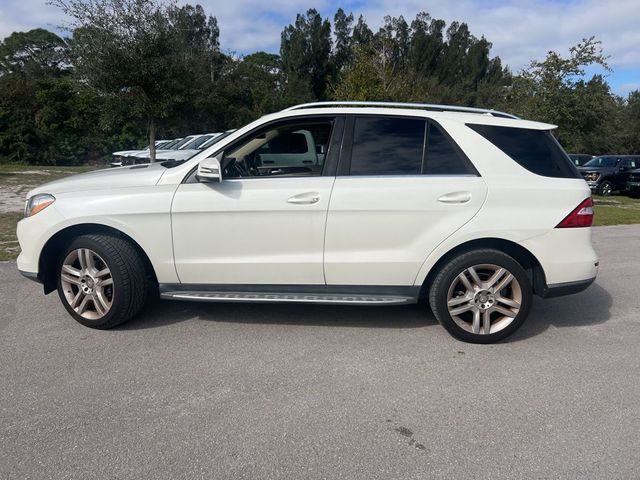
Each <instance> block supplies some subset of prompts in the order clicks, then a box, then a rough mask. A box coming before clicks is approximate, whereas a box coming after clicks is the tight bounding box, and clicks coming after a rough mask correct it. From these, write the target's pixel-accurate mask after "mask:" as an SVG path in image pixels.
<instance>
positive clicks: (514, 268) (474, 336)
mask: <svg viewBox="0 0 640 480" xmlns="http://www.w3.org/2000/svg"><path fill="white" fill-rule="evenodd" d="M483 264H491V265H496V266H498V267H502V268H505V269H506V270H508V271H509V272H510V273H511V274H512V275H513V276H514V277H515V280H516V281H517V282H518V284H519V287H520V291H521V296H522V300H521V302H520V308H519V311H518V313H517V314H516V315H515V317H514V318H513V320H512V321H511V323H509V324H508V325H507V326H506V327H504V328H503V329H502V330H499V331H497V332H495V333H488V334H484V333H472V332H470V331H467V330H465V329H463V328H462V327H461V326H459V325H458V324H457V323H456V321H455V320H454V319H453V318H452V316H451V314H450V313H449V308H448V300H447V297H448V293H449V289H450V288H454V287H453V285H454V283H455V282H456V281H457V280H456V279H457V278H458V276H459V275H460V274H461V273H462V272H464V271H465V270H467V269H468V268H470V267H473V266H478V265H483ZM532 297H533V291H532V287H531V282H530V280H529V277H528V276H527V273H526V272H525V270H524V269H523V268H522V266H521V265H520V264H519V263H518V262H517V261H515V260H514V259H513V258H512V257H510V256H509V255H507V254H505V253H503V252H501V251H499V250H493V249H482V250H472V251H469V252H466V253H463V254H461V255H459V256H457V257H455V258H453V259H451V260H450V261H449V262H448V263H446V264H445V265H444V266H443V267H442V268H441V269H440V270H439V272H438V273H437V274H436V276H435V278H434V280H433V283H432V284H431V288H430V290H429V304H430V306H431V310H432V311H433V314H434V315H435V317H436V319H437V320H438V322H440V324H441V325H442V326H443V327H444V328H445V329H446V330H447V331H448V332H449V333H450V334H451V335H452V336H454V337H455V338H457V339H459V340H462V341H464V342H469V343H494V342H497V341H500V340H503V339H504V338H506V337H508V336H509V335H511V334H512V333H514V332H515V331H516V330H517V329H518V328H520V326H522V324H523V323H524V321H525V320H526V318H527V315H528V314H529V310H530V308H531V302H532ZM489 331H490V332H491V329H490V330H489Z"/></svg>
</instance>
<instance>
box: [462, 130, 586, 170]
mask: <svg viewBox="0 0 640 480" xmlns="http://www.w3.org/2000/svg"><path fill="white" fill-rule="evenodd" d="M467 126H468V127H469V128H471V129H472V130H474V131H475V132H477V133H479V134H480V135H482V136H483V137H484V138H486V139H487V140H488V141H490V142H491V143H492V144H493V145H495V146H496V147H498V148H499V149H500V150H502V151H503V152H504V153H505V154H507V155H508V156H509V157H511V158H512V159H513V160H514V161H515V162H517V163H518V164H519V165H520V166H522V167H524V168H526V169H527V170H529V171H530V172H531V173H535V174H536V175H541V176H543V177H555V178H582V176H581V175H580V173H579V172H578V170H577V169H576V167H575V165H574V164H573V162H572V161H571V159H570V158H569V157H568V155H567V154H566V153H565V151H564V150H563V149H562V147H561V146H560V144H559V143H558V142H557V140H556V139H555V138H554V137H553V135H551V132H550V131H548V130H533V129H528V128H514V127H501V126H495V125H479V124H467Z"/></svg>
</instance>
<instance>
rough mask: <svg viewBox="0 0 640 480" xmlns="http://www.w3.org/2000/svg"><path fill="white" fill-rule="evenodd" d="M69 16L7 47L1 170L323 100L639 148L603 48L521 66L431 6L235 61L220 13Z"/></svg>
mask: <svg viewBox="0 0 640 480" xmlns="http://www.w3.org/2000/svg"><path fill="white" fill-rule="evenodd" d="M52 3H53V4H54V5H57V6H58V7H60V8H61V9H62V10H63V11H64V12H65V13H66V14H67V16H68V18H70V19H71V20H70V23H69V24H68V25H67V26H66V28H67V29H68V31H69V32H70V34H69V36H68V37H65V38H62V37H60V36H58V35H56V34H55V33H53V32H50V31H47V30H44V29H34V30H30V31H28V32H14V33H12V34H11V35H10V36H9V37H7V38H5V39H4V41H2V42H1V43H0V162H21V163H31V164H58V165H74V164H81V163H86V162H101V161H103V159H104V158H105V156H107V155H108V154H109V153H110V152H111V151H114V150H120V149H128V148H138V147H141V146H142V145H145V144H147V143H148V142H149V141H151V143H153V140H154V139H157V138H175V137H179V136H184V135H186V134H189V133H198V132H203V133H204V132H210V131H222V130H227V129H231V128H237V127H239V126H241V125H243V124H245V123H247V122H249V121H251V120H253V119H255V118H257V117H259V116H261V115H264V114H267V113H270V112H274V111H277V110H280V109H282V108H285V107H287V106H290V105H292V104H295V103H302V102H309V101H316V100H388V101H407V102H427V103H444V104H455V105H465V106H477V107H486V108H495V109H498V110H504V111H508V112H511V113H514V114H516V115H518V116H521V117H523V118H528V119H533V120H539V121H543V122H548V123H553V124H556V125H559V127H560V128H559V129H558V130H557V137H558V139H559V141H560V142H561V143H562V144H563V145H564V147H565V148H566V149H567V150H568V151H572V152H584V153H593V154H602V153H640V92H639V91H635V92H632V93H631V94H629V95H628V96H627V97H626V98H622V97H620V96H618V95H615V94H614V93H612V91H611V88H610V86H609V84H608V83H607V80H606V76H605V75H602V74H595V75H592V76H591V78H588V79H587V78H586V76H585V69H586V68H587V67H590V66H594V65H595V66H599V67H600V69H601V70H602V71H604V72H607V71H610V68H609V65H608V63H607V58H606V56H605V55H604V53H603V50H602V46H601V44H600V42H598V41H597V40H596V39H595V38H593V37H592V38H587V39H584V40H583V41H582V42H580V43H579V44H577V45H575V46H573V47H571V48H570V50H569V51H568V53H567V54H565V55H563V54H560V53H558V52H549V53H548V54H547V56H546V57H545V58H544V59H542V60H534V61H532V62H531V64H530V65H529V66H528V67H527V68H525V69H523V70H521V71H519V72H513V71H511V70H510V69H509V68H508V67H507V66H505V65H503V63H502V61H501V59H500V58H499V57H497V56H492V55H491V43H490V41H489V40H488V39H486V38H484V37H479V38H478V37H477V36H474V35H473V34H472V33H471V31H470V30H469V28H468V26H467V24H465V23H464V22H457V21H454V22H451V23H450V24H448V25H447V23H446V22H445V21H443V20H441V19H436V18H432V17H431V16H430V15H429V14H428V13H424V12H423V13H419V14H418V15H416V17H415V18H414V19H413V20H411V21H410V22H407V21H406V20H405V19H404V18H403V17H402V16H400V17H391V16H387V17H385V18H384V20H383V22H382V25H381V26H379V28H378V29H377V30H374V29H372V28H371V27H370V26H369V25H368V24H367V23H366V21H365V19H364V18H363V17H362V16H359V17H358V18H357V19H356V18H355V17H354V16H353V14H351V13H349V14H347V13H346V12H345V11H344V10H342V9H338V10H337V11H336V13H335V15H334V16H333V18H332V19H331V20H330V19H328V18H323V17H322V15H321V14H320V13H319V12H318V11H317V10H315V9H310V10H308V11H307V12H305V13H303V14H298V15H297V16H296V19H295V21H294V22H293V23H291V24H290V25H287V26H286V27H285V28H284V29H283V31H282V33H281V42H280V52H279V54H272V53H267V52H263V51H259V52H255V53H252V54H248V55H236V54H233V53H231V52H225V51H224V49H223V46H221V45H220V27H219V25H218V22H217V20H216V18H215V17H214V16H210V15H207V14H206V12H205V11H204V9H203V8H202V7H201V6H199V5H196V6H191V5H185V6H178V5H177V4H175V3H160V2H158V1H156V0H92V1H90V2H89V1H87V0H53V2H52Z"/></svg>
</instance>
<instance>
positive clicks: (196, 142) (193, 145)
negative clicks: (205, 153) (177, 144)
mask: <svg viewBox="0 0 640 480" xmlns="http://www.w3.org/2000/svg"><path fill="white" fill-rule="evenodd" d="M211 137H213V134H210V135H201V136H199V137H198V138H194V139H193V140H191V141H190V142H189V143H186V144H185V145H183V146H182V147H181V150H197V149H198V148H200V145H202V144H203V143H204V142H206V141H207V140H209V139H211Z"/></svg>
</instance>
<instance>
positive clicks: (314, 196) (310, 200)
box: [287, 192, 320, 205]
mask: <svg viewBox="0 0 640 480" xmlns="http://www.w3.org/2000/svg"><path fill="white" fill-rule="evenodd" d="M319 201H320V194H319V193H318V192H307V193H301V194H300V195H294V196H293V197H289V198H288V199H287V202H288V203H292V204H294V205H312V204H314V203H318V202H319Z"/></svg>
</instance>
